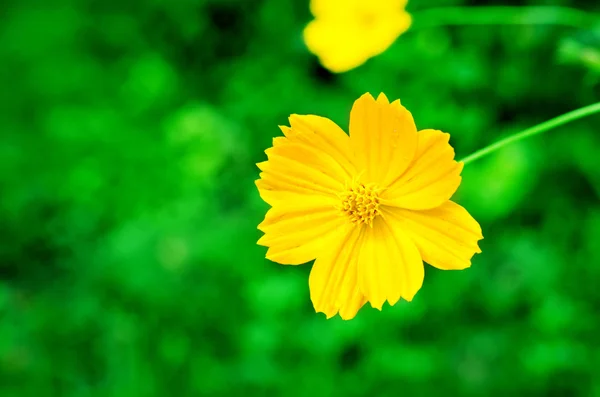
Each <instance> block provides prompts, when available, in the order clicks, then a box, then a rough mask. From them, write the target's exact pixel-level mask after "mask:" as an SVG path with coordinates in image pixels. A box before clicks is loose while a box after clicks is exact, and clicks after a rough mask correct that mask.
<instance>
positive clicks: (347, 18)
mask: <svg viewBox="0 0 600 397" xmlns="http://www.w3.org/2000/svg"><path fill="white" fill-rule="evenodd" d="M405 6H406V0H312V1H311V3H310V9H311V12H312V14H313V15H314V17H315V19H314V20H313V21H311V22H310V23H309V24H308V25H307V26H306V28H305V29H304V41H305V42H306V45H307V47H308V49H309V50H310V51H311V52H312V53H314V54H315V55H317V57H319V60H320V61H321V64H322V65H323V66H324V67H325V68H327V69H329V70H330V71H332V72H335V73H341V72H346V71H348V70H350V69H354V68H356V67H358V66H360V65H362V64H363V63H365V62H366V61H367V60H368V59H369V58H372V57H374V56H376V55H378V54H381V53H382V52H384V51H385V50H386V49H387V48H388V47H389V46H390V45H392V43H393V42H394V41H395V40H396V38H398V36H400V35H401V34H402V33H404V32H405V31H406V30H407V29H408V28H409V26H410V23H411V17H410V14H408V13H407V12H406V11H405V9H404V7H405Z"/></svg>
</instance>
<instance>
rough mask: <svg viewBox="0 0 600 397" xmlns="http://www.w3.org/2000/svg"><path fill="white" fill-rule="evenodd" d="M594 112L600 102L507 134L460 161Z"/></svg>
mask: <svg viewBox="0 0 600 397" xmlns="http://www.w3.org/2000/svg"><path fill="white" fill-rule="evenodd" d="M594 113H600V102H598V103H595V104H593V105H588V106H585V107H582V108H580V109H577V110H574V111H572V112H569V113H565V114H563V115H562V116H558V117H556V118H553V119H552V120H548V121H545V122H543V123H541V124H538V125H536V126H534V127H531V128H528V129H526V130H524V131H521V132H518V133H516V134H514V135H511V136H508V137H506V138H504V139H501V140H499V141H498V142H496V143H493V144H491V145H489V146H487V147H484V148H483V149H479V150H478V151H476V152H475V153H472V154H470V155H468V156H467V157H465V158H463V159H462V160H460V161H462V162H463V163H464V164H468V163H472V162H473V161H475V160H477V159H480V158H481V157H484V156H486V155H488V154H490V153H493V152H495V151H496V150H498V149H500V148H503V147H504V146H506V145H508V144H510V143H513V142H517V141H520V140H521V139H525V138H529V137H530V136H534V135H538V134H541V133H543V132H546V131H549V130H551V129H553V128H556V127H559V126H561V125H563V124H566V123H569V122H571V121H574V120H577V119H580V118H582V117H586V116H589V115H591V114H594Z"/></svg>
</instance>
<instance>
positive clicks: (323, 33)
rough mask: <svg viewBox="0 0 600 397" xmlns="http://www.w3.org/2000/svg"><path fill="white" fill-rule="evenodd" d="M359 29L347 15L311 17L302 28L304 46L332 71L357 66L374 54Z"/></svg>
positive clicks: (370, 44) (347, 69) (335, 71)
mask: <svg viewBox="0 0 600 397" xmlns="http://www.w3.org/2000/svg"><path fill="white" fill-rule="evenodd" d="M361 33H364V32H362V31H361V30H359V29H356V27H353V26H351V24H350V23H349V22H348V20H347V19H339V20H338V19H336V20H324V19H314V20H312V21H310V22H309V23H308V25H306V27H305V28H304V32H303V34H304V42H305V43H306V47H308V49H309V51H310V52H312V53H313V54H315V55H316V56H317V57H318V58H319V61H320V62H321V64H322V65H323V67H325V68H326V69H328V70H329V71H331V72H333V73H343V72H347V71H349V70H351V69H354V68H357V67H359V66H360V65H362V64H363V63H365V62H366V61H367V60H368V59H369V58H371V57H372V56H374V54H373V51H372V47H373V45H372V43H370V42H369V41H368V38H366V37H365V35H364V34H361ZM390 44H391V43H390Z"/></svg>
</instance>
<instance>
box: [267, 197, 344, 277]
mask: <svg viewBox="0 0 600 397" xmlns="http://www.w3.org/2000/svg"><path fill="white" fill-rule="evenodd" d="M345 223H347V221H346V219H344V218H343V217H342V214H341V213H340V211H339V210H337V209H335V208H334V207H333V206H332V205H331V203H330V202H328V201H327V200H322V199H320V198H315V197H311V196H308V197H299V198H296V200H292V201H288V202H287V203H286V205H279V206H275V207H273V208H271V209H270V210H269V211H268V212H267V215H266V216H265V220H264V221H263V222H262V223H261V224H260V225H259V226H258V228H259V229H260V230H262V231H263V232H264V233H265V234H264V236H262V237H261V238H260V240H258V244H260V245H263V246H266V247H269V249H268V251H267V255H266V257H267V259H269V260H272V261H273V262H277V263H281V264H284V265H300V264H302V263H306V262H309V261H311V260H313V259H315V258H316V257H317V256H318V255H319V253H321V252H322V251H323V250H324V249H325V248H328V247H329V246H330V244H331V242H330V239H331V238H332V237H333V236H334V234H335V233H336V232H337V231H338V230H339V228H340V227H342V226H343V225H344V224H345Z"/></svg>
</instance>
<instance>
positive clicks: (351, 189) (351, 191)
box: [339, 180, 381, 227]
mask: <svg viewBox="0 0 600 397" xmlns="http://www.w3.org/2000/svg"><path fill="white" fill-rule="evenodd" d="M379 193H380V189H378V188H377V187H376V186H375V185H373V184H369V185H364V184H362V183H360V182H358V181H357V180H353V181H352V182H351V183H349V184H347V186H346V191H344V192H342V193H340V195H339V197H340V199H341V200H342V204H341V206H340V207H339V208H340V210H341V211H342V213H344V214H346V215H347V216H348V217H349V219H350V221H351V222H352V223H354V224H356V225H359V226H360V225H363V224H366V225H369V226H370V227H373V220H374V219H375V217H376V216H377V215H381V211H379Z"/></svg>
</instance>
